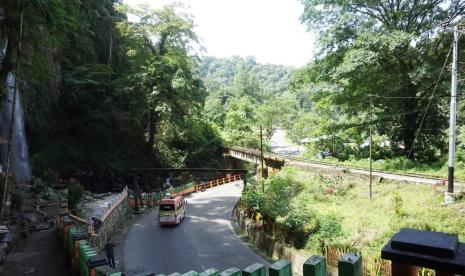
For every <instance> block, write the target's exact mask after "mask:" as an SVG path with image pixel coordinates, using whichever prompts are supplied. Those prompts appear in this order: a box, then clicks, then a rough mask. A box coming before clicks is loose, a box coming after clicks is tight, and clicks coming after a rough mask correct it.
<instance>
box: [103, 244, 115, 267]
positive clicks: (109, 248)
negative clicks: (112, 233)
mask: <svg viewBox="0 0 465 276" xmlns="http://www.w3.org/2000/svg"><path fill="white" fill-rule="evenodd" d="M114 247H115V244H114V243H113V242H112V241H111V239H108V240H107V243H106V244H105V247H104V249H105V252H106V253H107V259H108V264H109V265H110V267H111V268H115V254H114V252H113V248H114Z"/></svg>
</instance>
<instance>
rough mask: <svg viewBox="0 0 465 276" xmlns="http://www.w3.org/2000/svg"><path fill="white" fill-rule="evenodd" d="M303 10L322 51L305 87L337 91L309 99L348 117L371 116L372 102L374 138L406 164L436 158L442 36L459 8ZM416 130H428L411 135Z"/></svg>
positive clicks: (443, 87) (441, 119)
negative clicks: (381, 138) (381, 137)
mask: <svg viewBox="0 0 465 276" xmlns="http://www.w3.org/2000/svg"><path fill="white" fill-rule="evenodd" d="M303 3H304V4H305V11H304V14H303V15H302V21H303V22H305V23H306V24H308V27H309V29H313V30H316V31H317V32H318V34H319V37H320V44H321V51H320V53H319V56H318V58H317V60H316V61H315V62H314V64H313V65H312V66H311V67H310V69H309V70H308V74H307V75H306V76H305V77H304V78H306V80H304V81H303V83H307V84H308V83H313V84H319V85H321V84H325V83H326V84H329V85H333V86H335V87H334V89H331V90H329V91H328V90H327V89H323V90H319V91H316V92H315V93H314V99H315V100H318V101H326V102H327V103H331V104H335V105H340V106H341V107H342V108H343V111H344V112H346V113H347V114H349V115H351V116H361V115H362V114H364V113H366V112H369V111H370V110H369V109H370V104H369V102H370V99H371V100H372V101H373V103H374V107H375V108H374V112H375V116H374V120H375V122H374V123H375V124H376V126H377V131H378V132H379V133H380V134H387V135H389V138H390V139H391V141H393V142H394V143H392V145H393V150H395V151H397V150H399V149H401V150H402V153H403V154H404V155H405V156H407V157H409V158H415V157H417V158H419V159H434V158H437V157H438V151H440V150H443V149H444V148H445V143H444V139H438V137H441V136H443V133H442V129H444V127H445V126H446V122H447V116H446V114H445V112H444V109H443V108H441V106H443V104H444V98H441V96H442V95H445V94H446V93H447V92H448V89H447V80H448V77H447V76H446V75H445V74H442V75H441V77H439V75H440V72H441V70H440V69H441V67H442V65H443V64H444V61H445V58H446V56H447V53H448V51H449V49H450V44H451V39H450V34H448V33H444V32H440V31H441V29H442V26H443V24H444V23H450V22H453V21H456V20H459V19H460V18H462V16H463V14H464V11H465V2H464V1H461V0H452V1H439V0H418V1H406V0H393V1H334V0H304V1H303ZM437 80H439V85H438V87H437V91H436V92H434V90H435V89H436V88H435V87H436V81H437ZM433 93H435V94H434V95H435V97H434V98H433V99H430V97H431V96H432V95H433ZM430 101H431V104H430ZM427 106H429V110H428V113H427V114H426V115H425V112H426V107H427ZM368 123H369V122H366V124H368ZM420 125H421V126H422V128H425V129H430V130H431V131H429V132H425V131H422V132H419V135H417V133H418V132H417V130H418V129H419V127H420ZM399 146H400V147H399ZM416 155H418V156H416Z"/></svg>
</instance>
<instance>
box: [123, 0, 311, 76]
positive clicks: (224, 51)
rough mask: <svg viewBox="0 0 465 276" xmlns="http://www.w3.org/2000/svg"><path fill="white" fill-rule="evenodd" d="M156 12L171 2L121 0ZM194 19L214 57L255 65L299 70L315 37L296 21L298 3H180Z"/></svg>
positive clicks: (239, 0) (294, 0)
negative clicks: (236, 58) (249, 60)
mask: <svg viewBox="0 0 465 276" xmlns="http://www.w3.org/2000/svg"><path fill="white" fill-rule="evenodd" d="M123 2H124V3H125V4H129V5H140V4H149V5H150V6H152V7H154V8H157V7H160V6H163V5H166V4H169V3H172V2H174V1H173V0H171V1H170V0H124V1H123ZM177 2H183V3H185V4H186V5H187V6H189V7H190V9H189V11H190V13H191V14H192V15H193V16H194V23H195V25H196V28H195V31H196V34H197V35H198V36H199V37H200V43H201V44H202V46H204V47H205V48H206V53H204V55H210V56H216V57H231V56H233V55H238V56H242V57H246V56H254V57H255V58H256V60H257V62H260V63H272V64H282V65H286V66H295V67H299V66H302V65H305V64H306V63H308V62H309V61H310V59H311V58H312V56H313V49H314V41H315V37H314V35H312V34H311V33H308V32H306V27H305V26H304V25H302V24H300V20H299V17H300V15H301V14H302V11H303V5H302V4H301V3H300V1H298V0H182V1H177Z"/></svg>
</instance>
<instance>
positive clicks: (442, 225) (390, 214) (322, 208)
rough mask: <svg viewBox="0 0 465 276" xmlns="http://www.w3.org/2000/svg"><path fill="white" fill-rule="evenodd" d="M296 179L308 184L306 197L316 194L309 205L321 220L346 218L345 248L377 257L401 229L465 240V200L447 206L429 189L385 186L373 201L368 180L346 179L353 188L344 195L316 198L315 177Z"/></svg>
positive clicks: (296, 175)
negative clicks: (394, 201)
mask: <svg viewBox="0 0 465 276" xmlns="http://www.w3.org/2000/svg"><path fill="white" fill-rule="evenodd" d="M292 174H293V175H294V179H295V180H296V181H299V182H303V183H305V186H306V189H305V190H304V191H303V192H304V193H313V195H314V197H313V200H312V201H311V202H308V204H310V205H311V207H312V208H313V209H314V210H316V211H317V213H318V214H319V215H321V216H324V215H326V214H329V213H335V214H337V215H338V216H340V217H341V218H342V228H343V231H344V234H345V235H344V236H345V238H344V244H351V245H354V246H355V247H357V248H359V249H361V250H362V251H363V252H367V253H368V252H369V253H371V254H376V253H378V254H379V252H380V249H381V248H382V246H383V245H384V244H385V243H386V242H387V241H388V239H389V238H390V237H391V236H392V234H394V233H395V232H396V231H397V230H398V229H400V228H401V227H411V228H417V229H427V230H434V231H441V232H447V233H454V234H458V235H459V239H460V240H461V241H464V240H465V227H464V226H465V200H459V201H457V203H456V204H454V205H452V206H447V207H446V206H443V205H442V203H443V193H442V192H440V191H437V190H435V189H433V188H432V187H431V186H426V185H412V184H399V183H395V182H384V183H381V184H378V183H376V184H375V185H374V188H373V191H374V194H373V199H372V200H370V199H369V197H368V179H366V178H351V179H344V180H343V182H345V184H347V183H348V182H352V183H353V184H355V185H353V187H352V188H350V189H348V190H347V192H346V193H345V194H343V195H325V194H319V195H316V196H315V194H314V192H312V191H311V189H309V187H310V186H311V185H314V184H313V183H312V181H313V180H312V179H314V178H313V175H312V174H311V173H309V172H303V171H293V173H292ZM393 191H397V192H398V193H399V194H400V196H401V198H402V201H403V204H402V209H401V210H402V213H403V215H402V216H396V215H395V214H394V211H393V208H392V207H391V197H392V192H393Z"/></svg>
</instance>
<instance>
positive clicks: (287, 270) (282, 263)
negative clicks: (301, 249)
mask: <svg viewBox="0 0 465 276" xmlns="http://www.w3.org/2000/svg"><path fill="white" fill-rule="evenodd" d="M268 272H269V273H268V274H269V276H292V265H291V263H290V262H289V261H286V260H279V261H277V262H275V263H274V264H272V265H271V266H270V268H269V269H268Z"/></svg>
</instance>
